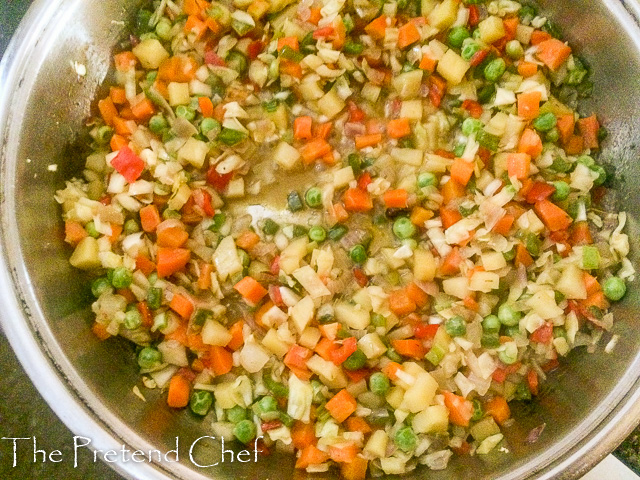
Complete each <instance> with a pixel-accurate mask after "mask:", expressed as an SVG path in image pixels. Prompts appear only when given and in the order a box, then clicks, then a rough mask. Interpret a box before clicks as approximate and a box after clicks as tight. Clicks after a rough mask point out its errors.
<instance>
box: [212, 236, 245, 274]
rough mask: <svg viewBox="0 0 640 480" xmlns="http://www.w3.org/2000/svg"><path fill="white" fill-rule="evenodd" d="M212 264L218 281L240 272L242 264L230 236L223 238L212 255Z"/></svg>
mask: <svg viewBox="0 0 640 480" xmlns="http://www.w3.org/2000/svg"><path fill="white" fill-rule="evenodd" d="M213 262H214V263H215V265H216V271H217V272H218V277H219V278H220V280H222V281H224V280H226V279H227V277H229V276H231V275H234V274H236V273H238V272H241V271H242V263H241V262H240V257H239V256H238V250H237V249H236V244H235V242H234V241H233V238H232V237H231V235H229V236H227V237H224V238H223V239H222V241H221V242H220V243H219V244H218V247H217V248H216V251H215V252H214V254H213Z"/></svg>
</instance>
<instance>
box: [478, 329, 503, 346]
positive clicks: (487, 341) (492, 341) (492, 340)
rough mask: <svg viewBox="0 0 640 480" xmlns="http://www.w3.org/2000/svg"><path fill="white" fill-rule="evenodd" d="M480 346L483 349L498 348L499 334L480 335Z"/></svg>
mask: <svg viewBox="0 0 640 480" xmlns="http://www.w3.org/2000/svg"><path fill="white" fill-rule="evenodd" d="M480 344H481V345H482V347H483V348H498V347H499V346H500V334H498V333H486V332H485V333H483V334H482V338H481V339H480Z"/></svg>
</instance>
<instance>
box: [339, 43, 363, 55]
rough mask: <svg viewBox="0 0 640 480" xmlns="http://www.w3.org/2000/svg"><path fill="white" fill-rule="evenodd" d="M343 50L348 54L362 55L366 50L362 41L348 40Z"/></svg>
mask: <svg viewBox="0 0 640 480" xmlns="http://www.w3.org/2000/svg"><path fill="white" fill-rule="evenodd" d="M342 51H343V52H344V53H345V54H347V55H360V54H361V53H362V52H363V51H364V45H363V44H362V43H358V42H353V41H351V40H348V41H347V42H346V43H345V44H344V47H343V48H342Z"/></svg>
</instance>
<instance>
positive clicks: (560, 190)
mask: <svg viewBox="0 0 640 480" xmlns="http://www.w3.org/2000/svg"><path fill="white" fill-rule="evenodd" d="M553 186H554V187H555V189H556V191H555V192H553V195H552V197H551V198H552V199H553V200H555V201H562V200H566V199H567V197H568V196H569V192H571V187H569V184H568V183H567V182H563V181H562V180H559V181H557V182H553Z"/></svg>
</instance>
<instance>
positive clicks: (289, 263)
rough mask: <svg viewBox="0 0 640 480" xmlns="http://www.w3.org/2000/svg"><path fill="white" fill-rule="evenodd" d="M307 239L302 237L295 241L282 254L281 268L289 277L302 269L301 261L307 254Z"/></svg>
mask: <svg viewBox="0 0 640 480" xmlns="http://www.w3.org/2000/svg"><path fill="white" fill-rule="evenodd" d="M307 244H308V242H307V237H300V238H298V239H297V240H294V241H293V242H291V243H290V244H289V245H287V248H285V249H284V250H283V251H282V253H281V254H280V268H281V269H282V271H283V272H284V273H286V274H287V275H291V274H292V273H293V271H294V270H295V269H297V268H299V267H300V261H301V260H302V259H303V258H304V257H305V255H306V254H307Z"/></svg>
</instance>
